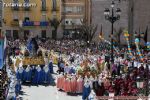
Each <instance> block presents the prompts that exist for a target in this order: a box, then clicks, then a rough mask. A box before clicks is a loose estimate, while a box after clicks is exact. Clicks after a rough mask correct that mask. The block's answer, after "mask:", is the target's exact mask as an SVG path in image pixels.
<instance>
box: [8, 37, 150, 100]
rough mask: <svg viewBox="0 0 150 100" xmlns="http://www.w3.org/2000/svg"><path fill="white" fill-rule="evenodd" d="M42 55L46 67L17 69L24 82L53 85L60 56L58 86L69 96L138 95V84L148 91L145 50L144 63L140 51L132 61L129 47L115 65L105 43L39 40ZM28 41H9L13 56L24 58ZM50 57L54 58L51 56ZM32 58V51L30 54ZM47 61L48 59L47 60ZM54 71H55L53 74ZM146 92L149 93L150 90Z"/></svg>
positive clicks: (120, 51)
mask: <svg viewBox="0 0 150 100" xmlns="http://www.w3.org/2000/svg"><path fill="white" fill-rule="evenodd" d="M36 41H37V44H38V46H39V50H37V51H42V54H41V56H42V57H43V58H44V59H45V60H44V61H45V65H43V66H40V65H28V66H26V67H24V66H23V65H21V64H20V65H19V66H16V67H17V70H16V74H17V76H16V78H17V79H18V80H20V81H23V82H33V83H35V84H39V83H45V82H50V80H51V76H50V74H51V73H53V69H52V66H53V62H54V56H53V55H52V54H51V51H53V54H56V56H57V59H55V60H57V62H56V63H55V64H57V65H58V71H57V72H58V74H59V75H58V77H57V79H56V80H57V83H56V86H57V88H58V89H59V90H63V91H64V92H66V93H70V92H71V93H82V99H83V100H86V99H87V98H89V96H90V93H93V91H94V93H95V95H96V96H109V94H110V93H114V95H115V96H136V95H139V93H140V90H139V86H138V85H137V81H139V80H140V81H141V80H142V81H143V82H144V83H143V84H140V86H141V85H142V87H143V88H145V89H146V88H148V87H147V86H148V84H149V78H150V77H149V75H150V71H149V70H150V64H149V63H150V62H149V52H148V51H145V50H143V49H141V52H142V54H143V57H144V60H142V61H141V60H140V59H139V57H138V55H137V53H136V49H133V50H132V54H133V55H134V56H135V59H131V58H130V56H129V54H128V50H127V48H126V47H123V48H120V49H118V48H117V50H114V62H111V58H110V54H111V51H110V50H109V48H110V45H109V44H108V43H105V42H100V43H98V44H96V43H91V44H90V45H87V42H84V41H79V40H74V41H72V40H57V41H56V40H50V39H37V40H36ZM26 45H27V41H25V40H16V41H9V42H8V48H9V50H8V51H12V52H9V56H14V57H16V56H20V55H21V56H22V55H23V52H22V46H25V49H27V48H26ZM49 55H50V56H49ZM28 56H30V52H29V55H28ZM46 59H47V60H46ZM50 71H51V72H50ZM144 93H148V89H146V90H145V92H144Z"/></svg>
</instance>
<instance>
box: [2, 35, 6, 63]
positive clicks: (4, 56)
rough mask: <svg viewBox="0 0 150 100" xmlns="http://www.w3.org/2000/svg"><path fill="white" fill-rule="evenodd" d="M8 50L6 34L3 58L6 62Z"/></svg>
mask: <svg viewBox="0 0 150 100" xmlns="http://www.w3.org/2000/svg"><path fill="white" fill-rule="evenodd" d="M6 51H7V38H6V36H5V38H4V46H3V54H4V55H3V60H4V63H5V61H6V56H7V55H6Z"/></svg>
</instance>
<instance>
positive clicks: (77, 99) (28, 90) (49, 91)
mask: <svg viewBox="0 0 150 100" xmlns="http://www.w3.org/2000/svg"><path fill="white" fill-rule="evenodd" d="M56 70H57V69H56V67H54V71H55V72H56ZM53 77H54V78H56V74H54V75H53ZM22 91H23V93H22V95H20V97H21V98H22V99H23V100H81V98H82V97H81V96H80V95H77V96H71V95H67V94H66V93H65V92H61V91H58V90H57V88H56V86H42V85H39V86H25V85H23V86H22Z"/></svg>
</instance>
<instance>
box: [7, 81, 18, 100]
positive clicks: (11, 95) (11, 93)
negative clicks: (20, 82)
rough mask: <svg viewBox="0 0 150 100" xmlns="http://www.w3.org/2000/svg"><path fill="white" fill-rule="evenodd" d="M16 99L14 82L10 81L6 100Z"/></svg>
mask: <svg viewBox="0 0 150 100" xmlns="http://www.w3.org/2000/svg"><path fill="white" fill-rule="evenodd" d="M11 99H12V100H16V93H15V83H14V82H11V83H10V87H9V90H8V95H7V99H6V100H11Z"/></svg>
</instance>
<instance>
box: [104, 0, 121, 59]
mask: <svg viewBox="0 0 150 100" xmlns="http://www.w3.org/2000/svg"><path fill="white" fill-rule="evenodd" d="M114 6H115V3H114V1H112V3H111V10H112V13H111V14H110V10H109V8H105V11H104V15H105V19H106V20H108V21H109V22H111V24H112V26H111V61H112V62H114V57H113V52H114V51H113V37H112V36H113V31H114V30H113V27H114V23H115V22H116V21H117V20H119V19H120V14H121V10H120V8H117V9H116V11H114V10H115V9H114ZM115 12H116V15H115Z"/></svg>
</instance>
